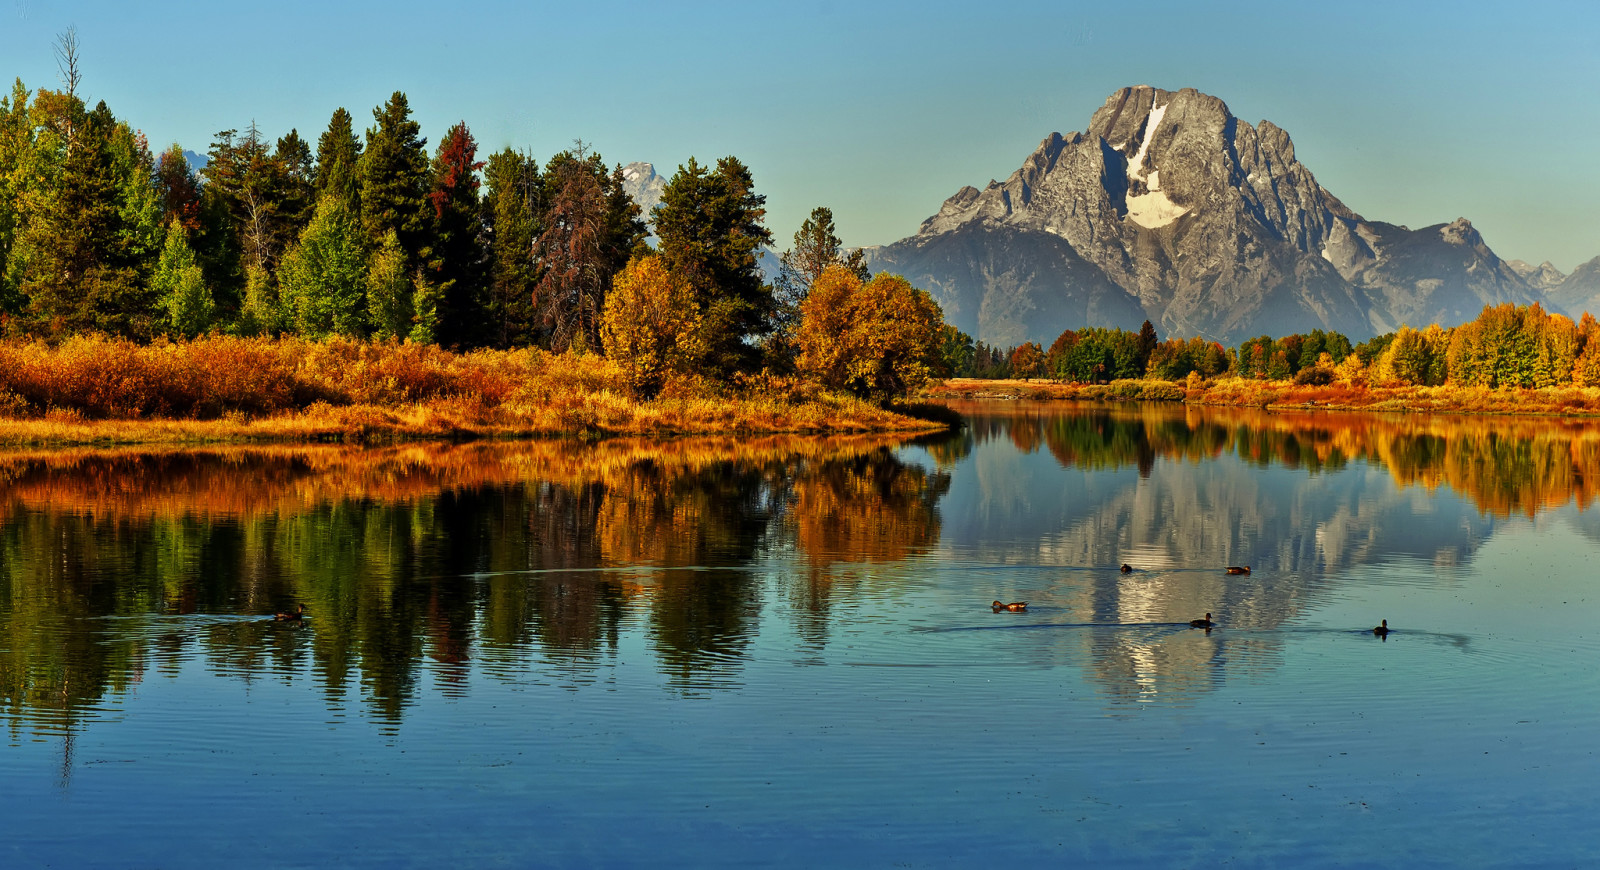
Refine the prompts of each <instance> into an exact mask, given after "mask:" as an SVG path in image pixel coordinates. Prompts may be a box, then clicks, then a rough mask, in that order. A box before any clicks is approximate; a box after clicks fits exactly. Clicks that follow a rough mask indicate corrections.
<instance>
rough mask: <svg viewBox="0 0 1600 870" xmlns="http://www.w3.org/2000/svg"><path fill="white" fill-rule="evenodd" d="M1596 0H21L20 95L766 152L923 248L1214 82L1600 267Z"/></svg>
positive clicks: (718, 152)
mask: <svg viewBox="0 0 1600 870" xmlns="http://www.w3.org/2000/svg"><path fill="white" fill-rule="evenodd" d="M1596 6H1597V4H1593V3H1580V2H1521V3H1515V4H1511V3H1504V4H1502V3H1487V2H1470V0H1469V2H1454V3H1420V2H1403V0H1389V2H1363V0H1347V2H1342V3H1337V4H1315V5H1312V4H1300V3H1291V2H1238V3H1226V4H1224V3H1203V2H1193V0H1191V2H1166V0H1140V2H1134V3H1107V2H1099V3H1073V2H1066V0H1057V2H1030V0H988V2H962V3H946V2H940V0H925V2H916V3H910V2H871V0H856V2H840V0H794V2H786V3H770V4H769V3H759V2H685V3H628V2H605V0H590V2H575V0H573V2H563V3H526V2H524V3H517V2H481V3H477V4H472V5H456V4H445V3H426V4H424V3H414V2H410V0H399V2H389V3H373V2H348V3H344V2H327V0H324V2H317V3H312V2H300V0H274V2H270V3H262V4H250V5H246V4H236V3H215V2H212V3H191V2H181V0H173V2H164V3H159V4H157V3H144V2H127V0H122V2H103V0H82V2H48V0H0V61H3V63H0V74H4V75H5V76H7V77H8V78H10V77H14V76H20V77H21V78H22V79H23V82H24V83H25V84H26V85H28V86H29V87H38V86H41V85H43V86H49V87H55V86H56V84H57V77H56V70H55V61H54V58H53V57H52V55H51V50H50V49H51V43H52V41H53V39H54V37H55V35H56V34H57V33H59V32H60V31H62V30H63V29H65V28H66V27H67V26H68V25H76V26H77V28H78V33H79V37H80V42H81V44H82V53H83V58H84V63H83V66H84V71H85V79H84V82H83V86H82V90H83V91H84V92H85V93H86V94H87V95H88V96H89V97H90V98H91V99H104V100H106V102H107V103H108V104H109V105H110V106H111V108H112V110H113V111H114V112H116V113H117V115H118V116H120V117H123V118H125V119H127V120H128V121H129V122H130V123H132V124H133V125H134V126H135V127H138V128H141V129H143V130H144V131H145V132H146V133H147V134H148V135H149V136H150V138H151V141H152V144H153V145H156V146H160V145H163V144H166V143H170V142H173V141H177V142H181V143H182V144H183V145H184V146H185V147H187V148H190V149H193V150H196V151H204V150H206V147H207V145H208V143H209V142H210V139H211V136H212V134H213V133H215V132H216V131H218V130H221V129H225V128H229V127H244V126H247V125H248V124H249V123H250V122H251V120H254V121H256V123H257V124H259V125H260V127H261V128H262V129H263V131H265V132H267V133H270V134H271V135H273V136H277V135H280V134H282V133H284V132H287V131H288V129H289V128H291V127H295V128H298V129H299V130H300V132H301V134H302V135H304V136H306V137H307V138H308V139H310V140H312V141H313V142H314V141H315V139H316V137H317V135H318V134H319V133H320V132H321V131H322V130H323V129H324V128H325V127H326V125H327V121H328V116H329V115H330V114H331V113H332V112H333V110H334V109H335V108H337V107H339V106H344V107H347V108H348V109H349V110H350V111H351V112H352V113H353V114H354V115H355V116H356V118H357V121H358V123H360V124H361V125H363V126H365V125H366V124H367V123H368V122H370V119H371V110H372V107H374V106H376V105H378V104H380V103H381V102H383V101H384V100H385V99H386V98H387V97H388V95H389V94H390V93H391V92H393V91H395V90H403V91H405V92H406V93H407V95H408V96H409V97H410V101H411V106H412V108H413V110H414V112H415V114H416V117H417V119H418V120H419V121H420V122H421V123H422V125H423V130H424V133H425V135H427V136H428V138H429V141H430V144H431V143H436V142H437V141H438V139H439V137H440V136H441V135H442V134H443V132H444V130H445V129H446V128H447V127H448V126H449V125H450V124H452V123H454V122H455V121H458V120H465V121H466V122H467V123H468V125H469V126H470V127H471V128H472V130H473V132H474V134H475V135H476V136H477V138H478V140H479V143H480V146H481V148H482V149H483V152H482V153H486V152H487V151H489V150H495V149H498V148H500V147H503V146H506V145H511V146H515V147H518V148H527V149H529V150H531V151H532V152H533V153H534V154H535V155H536V156H538V157H539V158H541V159H544V158H547V157H548V156H549V155H550V154H552V153H554V152H556V151H558V150H560V149H562V148H565V147H567V146H568V145H570V143H571V142H572V140H573V139H575V138H582V139H583V140H585V141H586V142H589V143H591V144H592V146H593V147H594V148H595V149H596V150H598V151H599V152H600V153H601V154H603V155H604V156H605V158H606V159H607V160H608V161H611V162H623V163H627V162H630V161H634V160H648V161H651V162H653V163H655V164H656V166H657V168H658V170H660V171H662V172H663V173H665V174H669V175H670V173H671V171H672V168H673V167H676V166H677V165H678V164H680V163H682V162H683V161H685V160H687V159H688V158H689V157H690V156H695V157H698V158H700V159H701V160H702V161H709V160H714V159H715V158H717V157H719V156H723V155H727V154H734V155H737V156H738V157H739V158H741V159H742V160H744V161H745V163H747V164H748V165H749V166H750V167H751V169H752V171H753V172H754V174H755V179H756V185H757V189H758V190H759V191H761V192H764V193H766V194H767V196H768V209H769V213H768V225H769V226H770V227H771V229H772V230H773V232H774V233H775V234H776V236H777V238H778V239H779V241H780V247H786V246H787V242H788V240H789V237H790V236H791V235H792V234H793V233H794V231H795V229H796V228H797V227H798V226H799V223H800V221H801V220H803V219H804V217H805V215H806V214H807V213H808V212H809V211H810V210H811V208H812V207H813V206H816V205H827V206H829V207H831V208H832V209H833V210H834V213H835V216H836V219H837V222H838V225H839V228H840V231H841V232H840V235H841V236H843V237H844V240H845V241H846V243H848V244H853V245H863V244H883V243H887V242H891V241H894V240H896V239H898V238H901V237H903V236H906V235H910V234H911V233H913V232H915V231H916V229H917V226H918V224H919V223H920V222H921V221H922V219H923V218H925V217H926V216H928V215H929V214H931V213H933V212H934V211H936V210H937V209H938V206H939V204H940V202H942V201H943V200H944V198H945V197H947V196H949V195H950V194H952V193H954V192H955V191H956V190H957V189H958V188H960V187H961V186H962V185H964V184H973V185H977V186H982V185H983V184H984V183H986V182H987V181H988V180H989V179H990V178H1004V177H1005V176H1006V175H1008V174H1010V173H1011V172H1012V171H1013V170H1014V169H1016V168H1017V167H1018V166H1019V165H1020V164H1021V162H1022V160H1023V158H1025V157H1026V156H1027V155H1028V153H1029V152H1031V151H1032V150H1033V148H1034V147H1035V146H1036V145H1037V144H1038V142H1039V140H1040V139H1042V138H1044V137H1045V136H1046V135H1048V134H1049V133H1050V132H1052V131H1060V132H1063V133H1065V132H1068V131H1072V130H1082V129H1083V128H1084V127H1085V126H1086V125H1087V123H1088V119H1089V116H1090V114H1091V113H1092V112H1093V111H1094V109H1095V108H1097V107H1098V106H1099V105H1100V104H1101V103H1103V102H1104V100H1105V98H1106V97H1107V96H1108V95H1109V94H1110V93H1111V92H1112V91H1114V90H1116V89H1117V88H1119V87H1122V86H1124V85H1131V84H1151V85H1155V86H1157V87H1161V88H1166V89H1169V90H1174V89H1177V88H1180V87H1195V88H1198V89H1200V90H1202V91H1205V92H1207V93H1210V94H1214V95H1216V96H1218V97H1221V98H1222V99H1223V100H1225V101H1226V102H1227V103H1228V105H1229V107H1230V108H1231V109H1232V110H1233V112H1234V114H1236V115H1238V116H1239V117H1240V118H1242V119H1244V120H1246V121H1249V122H1251V123H1255V122H1257V121H1259V120H1261V119H1263V118H1267V119H1270V120H1272V121H1273V122H1274V123H1276V124H1278V125H1279V126H1281V127H1283V128H1284V129H1286V130H1288V131H1289V133H1290V135H1291V136H1292V137H1293V138H1294V141H1295V145H1296V149H1297V152H1298V154H1299V156H1300V159H1301V160H1302V161H1303V162H1305V163H1306V164H1307V165H1308V166H1309V167H1310V168H1311V170H1312V171H1313V172H1314V173H1315V174H1316V176H1317V179H1318V180H1319V181H1320V182H1321V183H1322V185H1323V186H1324V187H1326V188H1327V189H1329V190H1330V191H1332V192H1333V193H1334V194H1335V195H1337V196H1339V197H1340V198H1342V199H1343V200H1344V201H1345V203H1346V204H1347V205H1349V206H1350V207H1352V208H1354V209H1355V210H1356V211H1358V212H1360V213H1361V214H1363V215H1364V216H1366V217H1367V218H1369V219H1374V220H1388V221H1392V222H1395V223H1404V224H1407V225H1410V226H1412V227H1420V226H1425V225H1428V224H1434V223H1441V222H1445V221H1450V220H1453V219H1455V218H1457V217H1462V216H1465V217H1467V218H1470V219H1471V220H1472V221H1473V223H1474V224H1475V225H1476V226H1477V227H1478V228H1479V230H1481V231H1482V232H1483V234H1484V236H1485V238H1486V239H1487V240H1488V242H1489V244H1490V245H1491V246H1492V247H1493V248H1494V249H1495V250H1496V252H1497V253H1499V254H1500V255H1501V256H1503V257H1507V258H1521V259H1525V260H1529V261H1532V262H1538V261H1540V260H1545V259H1549V260H1551V261H1553V262H1554V263H1555V264H1556V265H1557V266H1558V267H1560V268H1561V269H1562V270H1564V271H1566V270H1570V269H1572V267H1573V266H1575V265H1577V264H1578V263H1580V262H1582V261H1584V260H1587V259H1589V258H1591V257H1594V256H1596V255H1600V159H1596V158H1597V157H1600V50H1597V49H1596V47H1595V40H1596V37H1597V36H1600V10H1597V8H1596Z"/></svg>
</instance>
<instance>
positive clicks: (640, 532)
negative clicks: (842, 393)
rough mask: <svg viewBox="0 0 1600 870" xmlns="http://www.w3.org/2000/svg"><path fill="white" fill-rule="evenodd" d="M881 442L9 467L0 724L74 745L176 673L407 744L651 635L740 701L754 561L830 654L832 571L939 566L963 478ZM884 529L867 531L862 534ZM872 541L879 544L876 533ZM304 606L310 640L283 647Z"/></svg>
mask: <svg viewBox="0 0 1600 870" xmlns="http://www.w3.org/2000/svg"><path fill="white" fill-rule="evenodd" d="M896 443H898V442H894V441H885V440H883V439H881V438H871V437H863V438H835V439H827V438H822V439H816V438H813V439H796V438H788V439H756V440H746V441H735V440H721V439H717V440H703V439H697V440H685V441H677V442H669V443H666V444H652V443H648V442H641V441H611V442H604V443H601V444H573V443H561V442H535V443H525V444H515V445H468V446H456V447H451V446H412V447H404V448H396V449H392V450H383V451H358V450H350V449H344V448H334V447H328V448H306V449H297V448H270V449H260V450H251V449H224V450H207V451H192V452H167V453H157V454H141V453H134V452H118V451H70V452H40V453H31V454H11V455H7V456H4V457H0V480H3V481H4V488H3V490H0V602H3V603H0V636H3V637H5V638H6V642H5V644H4V645H3V647H0V703H3V704H4V709H5V712H6V714H7V716H8V718H10V719H11V721H13V722H21V721H27V722H31V723H33V724H34V725H35V726H37V727H39V728H41V729H43V730H46V731H61V730H66V729H69V728H70V727H71V725H72V724H73V723H74V722H75V721H77V720H78V719H79V718H80V717H81V716H83V715H85V714H87V713H88V712H89V711H91V710H93V709H95V708H96V707H98V706H101V705H102V703H103V701H104V700H105V699H106V697H107V695H108V694H109V695H115V694H118V693H121V692H123V691H125V690H126V689H127V687H128V686H129V685H130V684H131V683H133V682H136V681H138V680H139V679H140V678H141V676H142V675H143V673H144V672H145V670H146V669H147V668H149V667H151V666H152V665H156V666H159V665H160V663H161V662H176V661H178V660H179V659H181V658H182V656H183V655H184V654H186V653H187V652H188V651H190V650H191V649H192V648H193V649H197V650H198V651H199V653H200V654H201V655H202V657H203V658H204V660H205V662H206V663H207V664H208V666H209V667H210V668H211V669H212V670H213V671H214V672H216V673H219V674H224V675H231V676H242V677H247V678H248V677H251V676H254V675H258V674H262V673H269V672H276V673H282V674H295V673H300V672H302V670H303V667H304V666H305V665H306V664H307V663H309V665H310V668H311V671H312V673H313V674H314V675H315V678H316V680H317V682H318V683H319V684H320V685H321V686H322V687H323V688H324V690H325V692H326V694H327V696H328V699H329V704H330V705H331V706H336V705H337V704H338V703H339V701H340V699H342V698H344V697H346V695H347V693H348V692H349V691H350V690H351V688H352V687H356V688H359V691H360V694H361V696H362V697H364V698H365V699H367V702H368V703H369V704H370V705H371V708H372V712H373V714H374V715H375V717H376V718H378V719H379V720H380V721H385V722H389V723H397V722H398V721H399V719H400V716H401V714H402V711H403V709H404V708H405V707H406V706H407V705H408V704H409V703H410V701H411V700H412V699H414V697H415V696H416V693H417V692H418V691H419V685H418V683H419V680H420V679H421V677H422V672H423V671H424V670H425V671H426V672H427V673H431V674H432V675H434V680H435V682H436V689H437V690H438V691H439V692H441V693H443V694H445V695H447V696H448V695H450V694H452V693H458V692H460V691H461V690H462V688H463V687H464V685H465V683H466V679H467V676H468V673H469V668H470V663H471V662H472V660H473V659H474V658H477V657H482V658H484V659H486V662H485V664H486V671H487V672H496V673H501V674H505V675H508V676H509V675H514V674H515V673H516V670H517V663H518V662H519V661H520V660H521V659H522V656H523V653H524V651H526V650H528V649H529V648H530V647H537V650H538V651H539V653H540V654H541V655H542V656H544V657H545V658H546V659H548V660H554V661H557V662H559V663H561V665H562V667H563V668H564V669H565V670H566V671H567V672H568V673H569V675H571V676H572V677H573V679H575V680H581V679H584V678H585V677H584V674H585V673H589V674H592V672H593V671H594V669H595V667H596V666H597V664H598V663H599V662H600V661H601V660H602V657H604V656H607V655H615V653H616V650H617V647H618V642H619V636H620V635H621V633H622V630H623V629H622V626H623V624H624V623H625V622H626V621H627V620H628V619H629V618H632V617H635V616H638V617H639V618H642V619H643V620H644V624H645V625H646V626H647V633H648V636H649V640H650V643H651V645H652V648H653V651H654V654H655V656H656V660H657V662H658V665H659V668H660V670H661V671H662V672H663V673H664V674H665V675H666V676H667V678H668V681H669V684H671V685H673V686H675V687H677V688H679V689H681V690H686V691H687V690H692V689H699V688H705V687H712V686H717V685H729V684H731V683H730V680H732V679H733V678H734V677H736V675H737V672H738V670H739V668H740V666H741V661H742V660H743V658H744V657H745V651H746V649H747V648H748V646H749V644H750V642H751V638H752V636H753V635H754V633H755V631H756V628H757V622H758V617H759V614H760V610H761V608H760V601H759V600H758V597H757V592H756V583H755V582H754V575H753V572H752V569H751V566H752V563H753V562H755V561H756V559H757V558H758V556H759V554H761V553H763V552H766V551H770V550H774V549H781V550H793V551H796V552H797V553H798V554H799V555H800V556H801V557H802V564H803V565H804V566H805V568H806V571H805V577H804V578H803V579H802V580H799V581H797V584H796V591H795V593H794V597H795V598H796V599H797V600H799V601H801V602H804V607H803V609H804V610H806V611H807V613H808V614H809V617H810V618H811V620H812V622H813V623H815V625H814V627H813V629H812V634H813V635H814V636H815V637H814V639H817V640H818V641H819V642H820V639H821V638H822V636H824V635H825V633H826V632H825V628H823V627H821V626H822V624H824V623H825V622H826V614H827V609H828V603H829V600H830V598H831V595H832V591H831V589H830V580H829V578H830V574H831V572H830V569H831V566H832V565H834V564H835V563H839V562H847V563H848V562H863V561H872V560H894V559H901V558H904V557H906V556H908V555H910V554H913V553H915V552H918V551H920V550H923V549H926V548H927V547H928V546H930V545H932V544H933V543H935V542H936V541H937V538H938V530H939V521H938V516H937V508H936V505H937V502H938V499H939V497H940V495H941V493H942V492H943V491H944V489H945V488H946V487H947V486H948V477H947V475H945V474H943V473H940V472H933V471H929V470H927V469H924V468H921V467H917V466H910V465H906V464H904V463H903V462H902V460H901V459H900V458H899V457H898V456H897V455H896V454H895V452H894V451H893V449H892V448H893V447H894V446H895V444H896ZM869 519H870V522H868V520H869ZM869 527H870V528H869ZM296 602H303V603H304V604H305V605H306V607H307V610H308V619H307V621H306V624H305V625H304V626H298V625H294V624H284V623H276V622H273V621H272V619H271V615H272V614H273V613H274V612H275V611H277V610H283V609H286V608H288V607H291V606H292V605H293V604H294V603H296Z"/></svg>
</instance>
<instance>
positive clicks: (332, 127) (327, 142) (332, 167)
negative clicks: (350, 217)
mask: <svg viewBox="0 0 1600 870" xmlns="http://www.w3.org/2000/svg"><path fill="white" fill-rule="evenodd" d="M361 151H362V148H361V139H360V138H359V137H357V136H356V132H355V126H354V124H353V122H352V119H351V118H350V113H349V112H347V111H345V110H344V108H343V107H340V108H338V109H335V110H334V112H333V117H332V118H330V119H329V120H328V129H327V130H326V131H324V132H323V134H322V136H321V138H319V139H317V176H316V187H317V194H318V196H321V195H322V194H324V193H327V192H328V191H329V190H332V191H333V192H334V193H335V194H337V195H338V196H340V197H341V198H343V200H344V205H345V208H346V209H348V210H349V211H350V212H352V213H358V212H359V211H360V209H361V201H360V199H359V197H358V189H359V183H358V179H357V176H356V172H357V167H358V166H359V165H360V163H361Z"/></svg>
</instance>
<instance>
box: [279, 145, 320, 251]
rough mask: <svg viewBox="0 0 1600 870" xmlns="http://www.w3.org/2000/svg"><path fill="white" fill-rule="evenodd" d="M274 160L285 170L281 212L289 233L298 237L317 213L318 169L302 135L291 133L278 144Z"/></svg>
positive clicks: (309, 147)
mask: <svg viewBox="0 0 1600 870" xmlns="http://www.w3.org/2000/svg"><path fill="white" fill-rule="evenodd" d="M272 158H273V160H274V161H276V162H277V163H278V164H279V165H280V166H282V167H283V192H282V193H281V194H280V195H279V197H280V201H281V204H280V205H279V211H280V212H281V213H282V214H283V217H284V221H285V224H286V230H287V231H288V232H289V233H290V234H291V235H295V236H298V235H299V234H300V231H301V230H303V229H305V226H306V224H308V223H310V222H311V216H312V215H313V214H315V213H316V210H317V191H316V180H317V169H316V165H315V164H313V163H312V161H311V146H310V145H308V144H306V140H304V139H302V138H300V131H298V130H290V131H289V135H287V136H284V137H282V138H280V139H279V140H278V147H277V149H276V150H274V151H273V154H272Z"/></svg>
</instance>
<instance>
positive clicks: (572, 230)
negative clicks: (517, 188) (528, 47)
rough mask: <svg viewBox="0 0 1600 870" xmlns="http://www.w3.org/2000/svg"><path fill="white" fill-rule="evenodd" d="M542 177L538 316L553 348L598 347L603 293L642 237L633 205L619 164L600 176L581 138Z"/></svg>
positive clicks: (600, 167)
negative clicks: (543, 200) (545, 204)
mask: <svg viewBox="0 0 1600 870" xmlns="http://www.w3.org/2000/svg"><path fill="white" fill-rule="evenodd" d="M544 180H545V189H546V193H545V196H546V201H547V202H548V203H549V208H548V209H547V210H546V211H545V213H544V215H543V220H542V223H543V225H544V226H543V232H541V233H540V235H539V238H538V241H537V242H536V243H535V245H534V251H535V256H536V259H537V262H538V267H539V269H540V270H541V273H540V279H539V284H538V286H537V288H536V289H535V296H536V298H537V307H538V317H539V321H540V324H541V326H542V327H543V328H544V329H545V330H547V335H548V339H549V343H550V347H551V348H552V349H554V350H558V351H559V350H564V349H565V348H567V347H568V346H569V345H571V344H574V343H581V344H582V345H583V346H586V347H599V346H600V344H601V342H600V335H599V328H600V317H601V312H602V311H603V309H604V306H605V298H606V294H607V293H608V292H609V291H610V289H611V283H612V281H613V280H614V278H615V276H616V275H617V273H618V272H620V271H621V270H622V268H623V267H624V266H626V265H627V262H628V259H629V258H630V257H631V256H632V255H633V253H634V249H635V247H637V246H638V244H639V242H640V240H641V239H642V238H643V237H644V233H645V230H644V224H643V222H642V221H640V220H639V207H638V205H637V204H635V203H634V202H633V200H632V198H630V197H629V196H628V195H627V192H626V191H624V190H623V188H622V167H621V166H620V165H619V166H617V167H616V168H615V169H614V170H613V171H612V172H610V173H607V172H606V168H605V161H604V160H602V159H601V157H600V155H598V154H590V153H588V152H587V151H586V150H585V148H584V147H583V145H582V143H579V146H578V148H577V149H575V150H574V151H569V152H563V153H561V154H557V155H556V156H555V157H554V158H552V159H551V160H550V165H549V168H548V169H547V171H546V172H545V176H544Z"/></svg>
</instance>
